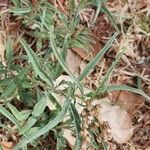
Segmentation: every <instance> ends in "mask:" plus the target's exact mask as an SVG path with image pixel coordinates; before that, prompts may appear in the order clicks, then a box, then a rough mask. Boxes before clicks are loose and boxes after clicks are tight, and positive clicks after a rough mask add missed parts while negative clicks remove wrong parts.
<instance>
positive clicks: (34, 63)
mask: <svg viewBox="0 0 150 150" xmlns="http://www.w3.org/2000/svg"><path fill="white" fill-rule="evenodd" d="M20 42H21V44H22V46H23V48H24V49H25V50H26V52H27V55H28V57H29V60H30V62H31V64H32V66H33V68H34V71H35V72H36V73H37V75H39V77H40V78H41V79H42V80H43V81H45V82H46V83H47V84H48V85H52V84H53V80H52V78H51V77H50V76H48V75H47V74H46V72H45V71H44V69H43V68H42V67H41V65H40V62H39V61H38V57H37V56H36V55H35V53H34V52H33V50H32V49H31V48H30V47H29V45H28V44H27V43H26V42H25V41H24V40H23V39H20Z"/></svg>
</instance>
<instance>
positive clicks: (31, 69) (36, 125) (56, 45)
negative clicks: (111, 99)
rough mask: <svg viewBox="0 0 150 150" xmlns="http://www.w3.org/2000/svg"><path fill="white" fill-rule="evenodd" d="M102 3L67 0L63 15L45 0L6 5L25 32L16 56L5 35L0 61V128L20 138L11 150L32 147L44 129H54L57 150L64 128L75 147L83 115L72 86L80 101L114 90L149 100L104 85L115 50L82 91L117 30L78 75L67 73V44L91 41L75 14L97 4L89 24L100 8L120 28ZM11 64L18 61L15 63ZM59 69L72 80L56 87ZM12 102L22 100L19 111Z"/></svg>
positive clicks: (16, 0)
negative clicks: (0, 119)
mask: <svg viewBox="0 0 150 150" xmlns="http://www.w3.org/2000/svg"><path fill="white" fill-rule="evenodd" d="M104 3H105V2H104V1H103V0H102V1H101V2H100V3H99V1H97V0H93V1H90V0H89V1H88V0H82V1H81V2H80V3H79V4H78V5H76V4H75V1H74V0H70V1H69V4H70V5H69V6H68V7H69V8H68V12H67V13H66V14H65V13H62V12H61V11H59V10H58V9H56V8H55V7H54V6H53V5H52V4H51V3H49V2H47V1H46V0H41V1H40V2H37V3H36V4H34V5H33V4H32V3H31V2H30V1H29V0H20V1H19V0H12V4H13V6H12V7H11V8H10V9H9V12H10V13H12V14H13V15H14V16H19V17H21V26H22V28H24V30H25V33H24V36H23V37H19V41H20V50H23V52H22V54H21V55H20V56H16V55H15V54H14V52H13V48H12V43H13V41H12V39H11V38H8V40H7V43H6V60H7V66H4V65H3V64H0V76H1V77H2V79H1V81H0V93H1V95H0V99H1V100H0V102H1V104H2V105H1V106H0V113H1V114H2V115H3V116H5V117H6V118H7V119H8V120H7V121H6V122H5V124H0V126H1V127H3V128H6V129H7V130H9V131H10V132H12V131H13V132H15V133H16V134H18V135H19V136H21V140H20V142H19V143H18V144H17V145H16V146H15V147H14V150H18V149H19V148H22V149H27V145H28V144H29V143H30V144H31V145H32V146H36V145H37V144H38V142H39V141H38V139H42V138H44V136H45V135H47V134H48V132H49V131H53V132H54V133H55V136H56V137H55V138H57V141H58V142H57V148H58V149H63V148H64V147H65V146H66V145H65V144H66V142H63V143H61V142H60V141H65V139H64V137H63V136H60V135H61V134H62V133H61V132H62V130H61V129H63V127H64V128H65V127H66V126H68V128H70V130H72V131H73V132H74V134H75V135H76V144H75V146H74V149H77V150H78V149H80V146H81V143H82V137H81V135H80V131H81V124H82V118H81V116H80V115H79V114H78V111H77V110H76V109H77V108H76V107H75V104H76V101H75V100H76V94H75V92H76V91H77V89H79V90H80V95H81V96H80V98H81V100H82V101H85V100H87V99H88V100H91V99H94V98H95V97H97V95H101V94H103V93H105V92H109V91H113V90H129V91H132V92H135V93H138V94H141V95H143V96H145V97H146V98H147V99H148V100H150V98H149V97H148V96H147V95H146V94H145V93H144V92H142V91H141V90H140V89H134V88H129V87H127V86H118V85H116V86H115V85H114V86H111V85H107V79H108V78H109V76H110V74H111V73H112V72H113V70H114V67H115V66H116V65H117V63H118V61H119V60H120V58H121V56H122V55H123V52H120V53H119V55H118V56H117V58H116V60H115V62H114V63H113V64H112V66H111V67H110V69H109V71H108V73H107V74H106V75H105V76H104V79H103V80H102V82H101V83H100V85H99V87H98V88H97V89H96V90H95V91H92V92H91V93H88V94H85V93H84V90H83V89H84V85H83V84H82V82H81V81H82V80H83V79H84V78H85V77H86V76H87V75H88V74H89V72H90V71H91V70H92V69H93V68H94V67H95V65H96V64H97V63H98V62H99V61H100V59H101V58H102V57H103V55H104V54H105V53H106V51H108V50H109V48H110V47H111V45H112V43H113V42H114V41H115V38H116V37H117V35H118V33H115V34H114V35H113V36H112V38H111V39H110V40H109V41H108V43H107V44H106V45H105V46H104V48H103V49H102V50H101V51H99V53H98V54H97V55H96V56H95V58H93V59H92V60H91V61H90V62H89V64H88V65H87V67H86V68H85V69H84V70H83V72H82V73H81V74H80V76H79V77H78V78H76V77H75V76H74V75H73V74H72V72H71V71H70V70H69V68H68V66H67V64H66V56H67V50H68V49H69V48H72V47H78V48H84V49H87V48H88V49H90V43H91V42H93V40H92V39H91V37H90V33H89V30H90V28H87V27H85V26H84V25H82V24H81V22H80V13H81V12H82V10H83V9H84V8H86V7H88V6H96V7H97V9H96V14H95V17H94V19H93V22H95V21H96V18H97V16H98V14H99V12H100V11H102V12H104V13H106V15H107V16H108V18H109V19H110V20H111V22H112V24H113V25H114V27H115V29H116V30H117V31H119V29H118V27H117V25H116V24H115V21H114V20H113V17H112V16H111V14H110V12H109V11H108V10H107V8H106V7H105V5H104ZM28 29H30V31H28ZM28 36H29V37H31V38H32V39H33V41H32V42H30V43H29V42H28V41H29V40H28ZM27 43H28V44H27ZM45 43H46V44H45ZM16 62H19V64H17V63H16ZM20 63H21V65H20ZM14 72H15V73H14ZM64 72H65V73H67V74H68V75H69V76H70V77H71V78H72V81H73V82H67V81H64V82H61V83H60V84H59V85H57V86H56V85H55V84H54V83H55V80H56V79H57V78H58V77H59V76H61V75H62V73H64ZM63 84H67V85H68V86H67V87H66V88H65V89H63V90H61V91H60V90H58V88H59V86H60V85H63ZM53 93H55V95H62V96H63V97H64V99H65V102H64V104H63V105H61V104H60V100H58V99H57V98H56V97H55V96H54V95H53ZM14 102H21V103H23V105H24V107H23V109H24V110H19V108H17V106H16V107H15V105H13V103H14ZM49 102H51V104H52V105H53V106H54V107H55V109H51V108H49V111H48V113H47V112H46V111H45V110H46V108H47V107H48V103H49ZM67 112H68V113H67ZM66 114H67V115H69V119H68V120H65V121H64V118H65V116H66ZM10 122H11V124H13V125H15V126H16V129H15V130H12V129H10V128H8V127H7V126H6V125H7V124H8V123H10ZM13 125H12V126H13ZM91 134H92V133H91ZM41 136H43V137H41Z"/></svg>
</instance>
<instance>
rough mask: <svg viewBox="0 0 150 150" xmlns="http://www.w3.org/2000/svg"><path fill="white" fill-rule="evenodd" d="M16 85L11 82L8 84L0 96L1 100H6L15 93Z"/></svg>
mask: <svg viewBox="0 0 150 150" xmlns="http://www.w3.org/2000/svg"><path fill="white" fill-rule="evenodd" d="M16 88H17V86H16V84H15V83H14V81H11V82H10V84H9V85H8V86H7V87H6V89H5V90H4V91H3V94H2V95H1V96H0V97H1V98H2V99H3V98H6V97H7V98H8V97H10V96H11V95H12V94H13V93H14V92H15V91H16Z"/></svg>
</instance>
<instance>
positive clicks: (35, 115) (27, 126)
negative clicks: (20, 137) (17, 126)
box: [19, 96, 47, 134]
mask: <svg viewBox="0 0 150 150" xmlns="http://www.w3.org/2000/svg"><path fill="white" fill-rule="evenodd" d="M46 105H47V102H46V98H45V96H43V97H42V98H41V100H40V101H38V102H37V103H36V105H35V106H34V110H33V112H32V116H31V117H30V118H29V119H28V121H27V123H26V124H25V126H24V127H23V128H22V129H21V130H20V132H19V134H24V133H25V132H27V131H28V130H30V129H31V128H32V126H33V125H34V124H35V123H36V122H37V120H38V117H39V116H40V115H41V114H42V113H43V111H44V109H45V107H46Z"/></svg>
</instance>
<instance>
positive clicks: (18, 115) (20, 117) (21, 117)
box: [7, 103, 31, 121]
mask: <svg viewBox="0 0 150 150" xmlns="http://www.w3.org/2000/svg"><path fill="white" fill-rule="evenodd" d="M7 106H8V108H9V109H10V111H11V113H12V114H13V115H14V116H15V117H16V119H17V120H19V121H23V120H25V119H26V118H27V117H28V116H29V115H30V114H31V111H30V110H28V111H27V110H26V111H21V112H20V111H18V110H17V109H16V107H14V106H13V105H12V104H11V103H8V104H7Z"/></svg>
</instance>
